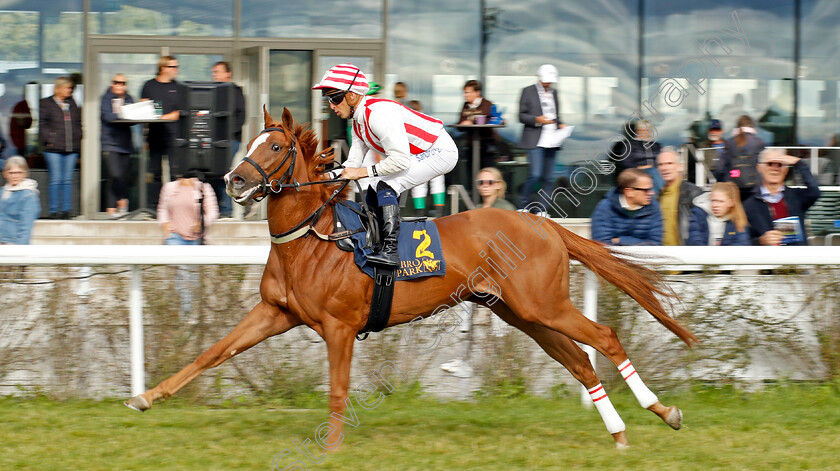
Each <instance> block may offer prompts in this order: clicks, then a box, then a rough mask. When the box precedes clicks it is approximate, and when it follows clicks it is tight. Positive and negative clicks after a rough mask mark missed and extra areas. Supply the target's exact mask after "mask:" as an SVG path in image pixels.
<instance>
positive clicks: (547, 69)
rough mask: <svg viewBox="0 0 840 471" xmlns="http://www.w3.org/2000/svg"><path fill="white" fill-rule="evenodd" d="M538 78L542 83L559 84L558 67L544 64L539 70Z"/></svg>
mask: <svg viewBox="0 0 840 471" xmlns="http://www.w3.org/2000/svg"><path fill="white" fill-rule="evenodd" d="M537 77H539V78H540V82H542V83H557V67H554V66H553V65H551V64H543V65H541V66H540V68H539V69H537Z"/></svg>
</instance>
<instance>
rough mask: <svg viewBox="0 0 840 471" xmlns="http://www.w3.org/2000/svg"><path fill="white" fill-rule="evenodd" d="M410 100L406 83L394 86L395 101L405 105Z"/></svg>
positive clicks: (398, 83)
mask: <svg viewBox="0 0 840 471" xmlns="http://www.w3.org/2000/svg"><path fill="white" fill-rule="evenodd" d="M406 100H408V85H406V84H405V83H404V82H397V83H395V84H394V101H396V102H397V103H399V104H401V105H404V104H406Z"/></svg>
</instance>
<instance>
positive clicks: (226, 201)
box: [211, 61, 245, 218]
mask: <svg viewBox="0 0 840 471" xmlns="http://www.w3.org/2000/svg"><path fill="white" fill-rule="evenodd" d="M212 72H213V81H214V82H230V81H231V69H230V64H229V63H227V62H225V61H219V62H216V63H215V64H213V69H212ZM233 93H234V97H233V98H234V100H233V110H234V112H233V139H232V140H231V143H230V160H229V161H228V169H229V168H230V166H231V165H232V164H233V157H234V156H235V155H236V153H237V152H239V146H240V145H242V125H244V124H245V95H243V94H242V89H241V88H240V87H239V86H238V85H236V84H233ZM211 183H212V185H213V189H214V190H215V191H216V198H217V199H218V201H219V212H220V213H221V217H223V218H224V217H230V216H231V211H232V209H233V204H232V203H231V200H230V196H228V195H227V194H226V193H225V182H224V180H223V179H222V178H221V177H219V178H215V179H213V181H212V182H211Z"/></svg>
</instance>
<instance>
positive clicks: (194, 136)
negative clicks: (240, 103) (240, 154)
mask: <svg viewBox="0 0 840 471" xmlns="http://www.w3.org/2000/svg"><path fill="white" fill-rule="evenodd" d="M179 85H180V86H179V89H178V101H179V106H178V109H179V110H180V111H181V116H180V119H179V120H178V133H177V135H176V137H175V145H174V148H173V150H172V153H173V156H172V157H173V158H171V159H170V162H169V165H170V168H171V171H172V175H173V176H178V175H184V174H185V173H187V172H194V171H197V172H203V173H205V174H207V175H209V176H220V175H224V174H225V173H227V172H228V167H229V166H230V151H231V147H230V146H231V140H232V139H233V119H234V116H233V114H234V108H235V103H234V100H235V98H234V96H235V95H234V88H233V87H234V84H233V83H231V82H181V83H179Z"/></svg>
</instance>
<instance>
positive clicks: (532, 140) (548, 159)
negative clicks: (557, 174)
mask: <svg viewBox="0 0 840 471" xmlns="http://www.w3.org/2000/svg"><path fill="white" fill-rule="evenodd" d="M537 78H538V80H537V83H535V84H534V85H531V86H530V87H525V88H524V89H523V90H522V95H521V97H520V98H519V122H521V123H522V124H524V125H525V127H524V128H523V130H522V138H521V139H520V140H519V147H521V148H522V149H525V151H526V152H528V164H529V172H528V173H529V175H528V179H527V180H526V181H525V184H524V185H522V193H521V195H520V199H519V205H520V207H522V208H524V207H525V206H527V205H528V203H529V202H530V200H531V197H532V196H533V194H534V192H535V187H536V185H537V184H538V183H541V186H542V189H543V191H545V193H547V194H549V195H550V194H551V193H552V191H554V166H555V163H556V161H555V159H556V157H557V151H558V150H559V149H560V148H559V147H546V146H552V145H553V143H551V142H550V141H551V140H552V134H553V132H554V130H556V129H558V128H564V127H566V125H565V124H563V123H562V122H561V121H560V102H559V101H558V100H557V90H555V89H553V88H552V87H551V85H552V84H555V83H557V68H556V67H554V66H553V65H551V64H543V65H541V66H540V67H539V69H537Z"/></svg>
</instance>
